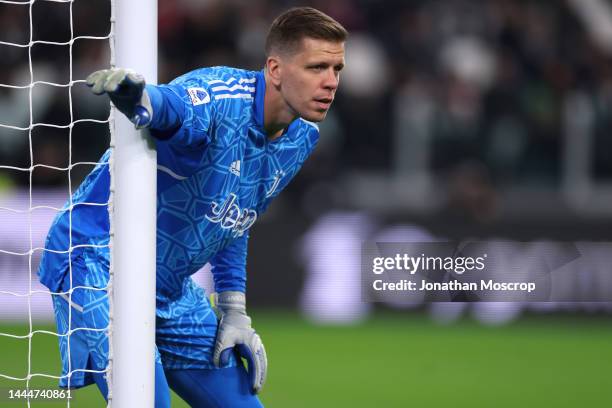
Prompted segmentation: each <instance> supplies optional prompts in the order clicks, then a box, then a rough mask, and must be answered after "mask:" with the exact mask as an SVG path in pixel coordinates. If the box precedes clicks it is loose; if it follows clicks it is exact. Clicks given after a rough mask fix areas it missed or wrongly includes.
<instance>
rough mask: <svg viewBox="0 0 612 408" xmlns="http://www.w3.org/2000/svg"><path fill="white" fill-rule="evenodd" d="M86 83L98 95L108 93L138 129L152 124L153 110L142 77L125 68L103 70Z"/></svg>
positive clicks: (88, 78) (92, 75)
mask: <svg viewBox="0 0 612 408" xmlns="http://www.w3.org/2000/svg"><path fill="white" fill-rule="evenodd" d="M85 83H86V84H87V86H89V87H90V88H91V91H92V92H93V93H95V94H96V95H102V94H103V93H107V94H108V96H109V97H110V99H111V101H113V104H114V105H115V106H116V107H117V109H119V110H120V111H121V113H123V114H124V115H125V116H127V117H128V119H129V120H130V121H131V122H132V123H133V124H134V125H136V129H142V128H145V127H147V126H149V124H150V123H151V119H152V118H153V108H152V107H151V100H150V99H149V94H148V93H147V91H146V90H145V80H144V78H143V77H142V75H140V74H137V73H135V72H133V71H130V70H127V69H123V68H112V69H103V70H101V71H96V72H94V73H92V74H91V75H89V76H88V77H87V79H86V81H85Z"/></svg>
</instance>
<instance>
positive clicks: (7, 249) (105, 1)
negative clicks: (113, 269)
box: [0, 0, 113, 406]
mask: <svg viewBox="0 0 612 408" xmlns="http://www.w3.org/2000/svg"><path fill="white" fill-rule="evenodd" d="M111 7H112V5H111V2H110V1H109V0H37V1H34V0H32V1H8V0H0V225H1V226H0V349H1V350H2V351H3V354H4V355H6V356H7V357H6V358H3V359H2V360H3V361H2V362H0V405H3V404H4V403H8V404H9V406H30V405H31V404H34V401H36V400H39V399H47V400H48V399H49V398H48V397H49V396H52V397H53V395H56V396H57V394H52V393H49V392H46V393H45V392H44V391H45V390H58V388H57V382H58V380H59V379H60V378H62V375H61V369H60V366H59V362H60V358H59V354H58V338H59V337H62V336H71V335H73V334H74V333H76V332H78V331H81V330H98V331H107V328H104V329H82V328H74V327H71V322H72V318H71V316H70V315H69V318H68V330H67V332H66V333H63V334H60V333H58V332H57V331H56V330H54V325H53V323H52V322H53V312H52V307H51V295H52V294H55V295H58V296H62V297H65V298H66V299H67V300H68V301H69V304H72V295H73V292H74V291H75V290H76V289H79V288H87V289H92V290H106V288H104V289H96V288H91V287H83V286H81V287H79V286H73V285H72V278H73V277H72V264H71V263H69V265H70V267H69V275H68V278H69V279H70V290H68V291H66V292H61V293H49V291H48V290H47V289H46V288H45V287H44V286H42V285H41V284H40V283H39V282H38V277H37V275H36V271H37V268H38V263H39V260H40V256H41V254H42V252H43V251H46V249H45V248H44V247H45V245H44V239H45V236H46V233H47V230H48V228H49V226H50V225H51V222H52V219H53V217H54V215H55V214H56V213H57V212H58V211H60V210H62V207H63V206H64V203H66V202H67V207H65V209H67V210H68V211H69V213H70V224H72V210H73V208H74V204H73V202H72V193H73V192H74V190H75V189H76V188H77V187H78V185H79V184H80V182H81V180H82V179H83V178H84V176H85V175H86V174H87V173H88V172H89V171H90V170H91V169H92V167H93V166H94V165H96V163H97V160H98V159H99V157H100V156H101V154H102V152H103V151H104V150H105V149H106V148H108V146H109V138H110V132H109V123H110V122H111V119H110V112H109V106H108V102H107V100H105V98H95V97H93V96H92V95H90V93H89V91H88V90H87V89H86V87H85V85H84V82H85V81H84V78H85V76H86V75H87V74H89V73H90V72H92V71H94V70H96V69H101V68H105V67H107V66H108V62H109V58H110V55H109V51H110V47H109V42H111V44H112V37H113V35H112V33H113V31H112V25H111V23H110V21H111V18H110V14H111ZM109 40H110V41H109ZM105 165H108V163H106V164H105ZM78 205H91V206H108V205H109V203H78ZM83 246H86V245H72V233H70V245H69V247H68V248H66V250H65V251H54V252H56V253H60V254H65V255H66V256H67V257H68V258H70V254H71V253H72V252H73V251H74V250H75V249H76V248H78V247H83ZM90 246H91V245H90ZM73 309H74V308H73V307H70V308H68V310H69V313H70V314H71V313H74V311H73ZM77 309H78V308H77ZM77 309H75V310H77ZM67 353H68V355H70V342H68V350H67ZM68 361H69V362H70V361H71V359H70V358H68ZM68 365H69V367H68V374H67V375H65V376H64V377H65V378H66V379H67V381H68V384H69V386H70V381H71V377H72V376H73V374H75V373H76V372H78V371H95V370H85V369H80V368H73V367H71V366H70V363H69V364H68ZM95 372H103V371H95ZM24 390H25V391H28V392H26V393H23V392H21V395H19V394H16V393H15V392H16V391H24ZM30 391H35V392H30ZM40 391H43V393H41V392H40ZM43 394H45V395H43ZM63 395H66V394H63ZM53 400H54V401H56V402H58V403H59V402H63V403H65V404H66V405H67V406H70V404H71V400H70V399H67V398H63V399H62V398H61V397H59V396H57V398H53ZM54 406H55V405H54Z"/></svg>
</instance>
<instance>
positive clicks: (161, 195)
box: [39, 7, 347, 407]
mask: <svg viewBox="0 0 612 408" xmlns="http://www.w3.org/2000/svg"><path fill="white" fill-rule="evenodd" d="M346 38H347V32H346V30H345V29H344V28H343V27H342V26H341V25H340V24H339V23H338V22H336V21H335V20H333V19H332V18H330V17H329V16H327V15H325V14H323V13H321V12H320V11H318V10H315V9H313V8H309V7H300V8H293V9H291V10H289V11H287V12H285V13H283V14H282V15H280V16H279V17H277V19H276V20H275V21H274V22H273V24H272V26H271V27H270V31H269V33H268V37H267V39H266V49H265V52H266V64H265V67H264V69H263V70H262V71H247V70H242V69H236V68H229V67H213V68H202V69H197V70H195V71H192V72H189V73H187V74H185V75H183V76H181V77H179V78H177V79H175V80H173V81H172V82H170V83H169V84H167V85H160V86H152V85H145V82H144V79H143V78H142V77H141V76H140V75H138V74H137V73H133V72H130V71H128V70H126V69H118V68H115V69H109V70H102V71H97V72H94V73H93V74H91V75H90V76H89V77H88V79H87V84H88V85H89V86H90V87H91V89H92V91H93V93H95V94H97V95H101V94H104V93H106V94H108V95H109V97H110V99H111V101H112V102H113V104H114V105H115V106H116V107H117V108H118V109H119V110H120V111H121V112H122V113H123V114H125V115H126V116H127V117H128V118H129V119H130V120H131V121H132V122H133V123H134V124H135V125H136V127H137V128H148V129H149V130H150V133H151V135H152V136H153V137H154V139H155V143H156V147H157V158H158V173H157V311H156V314H157V320H156V355H155V359H156V364H155V367H156V373H155V379H156V383H155V384H156V387H155V401H156V406H157V407H167V406H169V404H170V402H169V401H170V398H169V389H168V385H169V386H170V387H171V388H172V389H173V390H175V391H176V393H177V394H178V395H179V396H181V398H183V399H184V400H185V401H186V402H187V403H189V404H190V405H191V406H194V407H260V406H261V403H260V402H259V399H258V397H257V395H256V394H257V392H258V391H259V390H260V389H261V388H262V386H263V384H264V381H265V378H266V369H267V359H266V354H265V350H264V347H263V344H262V342H261V339H260V338H259V336H258V335H257V333H256V332H255V331H254V330H253V328H252V327H251V319H250V318H249V317H248V315H247V313H246V298H245V290H246V256H247V241H248V239H249V238H248V237H249V229H250V228H251V226H252V225H253V224H254V223H255V221H256V220H257V218H258V217H259V216H260V215H261V214H262V213H263V212H264V211H265V210H266V208H267V207H268V205H269V204H270V201H271V200H272V199H273V198H274V197H276V196H277V195H278V194H279V193H280V192H281V191H282V190H283V189H284V188H285V186H286V185H287V184H288V183H289V181H290V180H291V179H292V178H293V177H294V176H295V174H296V173H297V172H298V171H299V169H300V167H301V166H302V164H303V162H304V161H305V160H306V158H307V157H308V156H309V155H310V153H311V152H312V150H313V149H314V147H315V145H316V143H317V140H318V138H319V131H318V127H317V125H316V124H315V122H320V121H322V120H323V119H324V118H325V116H326V114H327V112H328V109H329V108H330V106H331V104H332V101H333V99H334V95H335V93H336V90H337V88H338V81H339V74H340V71H341V70H342V68H343V66H344V43H345V41H346ZM119 137H120V135H119ZM109 154H110V153H109V151H107V152H106V153H105V154H104V155H103V157H102V158H101V159H100V162H99V163H98V165H97V166H96V167H95V168H94V170H93V171H92V172H91V173H90V174H89V175H88V176H87V178H86V179H85V180H84V181H83V183H82V184H81V186H80V187H79V188H78V190H77V191H76V192H75V193H74V195H73V197H72V204H73V205H72V211H69V207H68V205H67V206H66V207H65V208H64V209H63V210H62V211H61V212H60V213H59V214H58V215H57V217H56V218H55V220H54V222H53V225H52V227H51V230H50V232H49V235H48V237H47V241H46V245H45V247H46V250H45V251H44V254H43V257H42V260H41V265H40V268H39V276H40V280H41V282H42V283H43V284H45V285H46V286H47V287H48V288H49V289H50V290H51V292H54V293H56V294H54V295H53V304H54V309H55V314H56V321H57V326H58V333H59V334H60V335H62V334H67V333H68V328H70V329H72V330H74V329H75V328H80V327H83V328H90V329H99V330H97V331H96V330H77V331H75V332H73V333H71V335H70V336H60V337H59V339H60V352H61V357H62V363H63V376H62V378H61V380H60V386H62V387H72V388H77V387H82V386H85V385H88V384H92V383H96V384H97V385H98V387H99V388H100V390H101V392H102V394H103V395H104V396H105V397H107V393H108V389H107V385H106V380H105V376H103V375H102V373H96V372H95V371H103V370H105V368H106V366H107V363H108V339H107V337H106V334H105V332H104V329H105V328H106V327H107V326H108V321H109V316H108V297H107V293H106V288H107V285H108V280H109V248H108V242H109V235H108V234H109V218H108V212H107V207H106V206H105V205H97V206H96V205H85V204H84V203H99V204H105V203H107V202H108V199H109V185H110V176H109V170H108V164H107V163H108V159H109ZM81 203H83V205H80V204H81ZM206 263H210V264H211V266H212V273H213V277H214V283H215V291H216V294H215V295H216V305H215V306H216V311H217V314H215V312H214V311H213V309H212V308H211V305H210V303H209V301H208V300H207V298H206V296H205V294H204V292H203V290H202V289H201V288H199V287H198V286H197V285H196V284H195V283H194V282H193V281H192V279H191V277H190V275H192V274H193V273H195V272H196V271H198V270H199V269H200V268H201V267H202V266H204V265H205V264H206ZM73 288H74V289H73ZM71 289H72V291H71ZM69 291H71V292H69ZM153 357H154V356H151V358H153ZM240 357H242V358H244V359H245V360H246V361H247V367H244V366H243V364H242V361H241V358H240ZM88 370H92V371H94V372H90V371H88Z"/></svg>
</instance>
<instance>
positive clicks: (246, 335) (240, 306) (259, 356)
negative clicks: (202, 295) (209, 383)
mask: <svg viewBox="0 0 612 408" xmlns="http://www.w3.org/2000/svg"><path fill="white" fill-rule="evenodd" d="M214 303H215V309H216V312H217V316H218V317H219V318H220V320H219V330H218V332H217V341H216V343H215V350H214V354H213V361H214V363H215V365H216V366H217V367H219V366H223V365H226V364H227V363H228V362H229V358H230V354H231V353H232V351H233V349H234V347H236V349H237V350H238V354H239V355H240V357H243V358H245V359H246V360H247V363H248V366H249V367H248V372H249V379H250V383H251V388H252V389H253V391H254V392H255V393H257V392H259V391H260V390H261V388H262V387H263V385H264V383H265V381H266V374H267V369H268V360H267V358H266V350H265V349H264V346H263V344H262V342H261V338H260V337H259V335H258V334H257V333H255V330H253V328H252V327H251V318H250V317H249V316H247V314H246V297H245V295H244V293H242V292H222V293H219V294H216V296H215V302H214Z"/></svg>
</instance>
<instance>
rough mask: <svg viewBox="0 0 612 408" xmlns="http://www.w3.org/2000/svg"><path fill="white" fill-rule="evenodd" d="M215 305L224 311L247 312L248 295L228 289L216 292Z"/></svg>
mask: <svg viewBox="0 0 612 408" xmlns="http://www.w3.org/2000/svg"><path fill="white" fill-rule="evenodd" d="M215 295H216V296H215V306H216V307H217V308H219V310H221V311H222V312H224V313H226V312H229V311H234V312H238V313H246V295H245V294H244V293H242V292H238V291H227V292H221V293H216V294H215Z"/></svg>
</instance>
